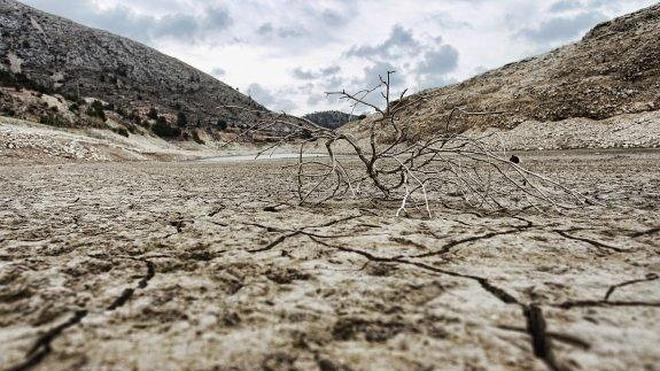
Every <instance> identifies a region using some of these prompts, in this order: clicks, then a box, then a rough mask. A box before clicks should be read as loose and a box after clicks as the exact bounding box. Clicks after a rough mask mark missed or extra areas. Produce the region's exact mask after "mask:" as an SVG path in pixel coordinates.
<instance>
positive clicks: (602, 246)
mask: <svg viewBox="0 0 660 371" xmlns="http://www.w3.org/2000/svg"><path fill="white" fill-rule="evenodd" d="M555 232H556V233H557V234H559V235H560V236H562V237H564V238H568V239H570V240H574V241H581V242H586V243H588V244H590V245H591V246H594V247H596V248H599V249H605V250H612V251H616V252H627V251H628V250H625V249H621V248H618V247H616V246H611V245H607V244H604V243H602V242H598V241H594V240H591V239H588V238H584V237H577V236H573V235H570V234H568V233H567V231H563V230H561V229H555Z"/></svg>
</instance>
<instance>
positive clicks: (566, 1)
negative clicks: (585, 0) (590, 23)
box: [550, 0, 581, 13]
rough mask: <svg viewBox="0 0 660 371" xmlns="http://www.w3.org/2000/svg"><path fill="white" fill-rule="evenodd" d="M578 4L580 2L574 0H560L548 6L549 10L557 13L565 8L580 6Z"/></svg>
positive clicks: (570, 8)
mask: <svg viewBox="0 0 660 371" xmlns="http://www.w3.org/2000/svg"><path fill="white" fill-rule="evenodd" d="M580 6H581V4H580V3H579V2H577V1H574V0H560V1H557V2H556V3H554V4H552V5H551V6H550V11H551V12H553V13H559V12H564V11H566V10H572V9H576V8H580Z"/></svg>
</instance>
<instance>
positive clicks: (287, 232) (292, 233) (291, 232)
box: [245, 215, 360, 254]
mask: <svg viewBox="0 0 660 371" xmlns="http://www.w3.org/2000/svg"><path fill="white" fill-rule="evenodd" d="M359 217H360V216H359V215H354V216H349V217H345V218H342V219H337V220H332V221H330V222H327V223H323V224H319V225H309V226H302V227H299V228H296V229H284V228H278V227H271V226H267V225H263V224H259V223H245V225H250V226H253V227H259V228H262V229H265V230H266V231H268V232H281V233H284V234H282V235H281V236H279V237H278V238H276V239H275V240H273V241H271V242H270V243H268V244H267V245H266V246H264V247H260V248H258V249H252V250H248V252H249V253H253V254H254V253H260V252H264V251H268V250H272V249H273V248H275V247H276V246H277V245H279V244H281V243H282V242H284V241H286V239H287V238H291V237H296V236H299V235H306V236H309V237H317V238H339V237H349V236H350V235H346V236H340V235H337V236H322V235H319V234H315V233H312V232H307V231H306V230H307V229H313V228H326V227H331V226H333V225H335V224H340V223H343V222H347V221H350V220H353V219H356V218H359Z"/></svg>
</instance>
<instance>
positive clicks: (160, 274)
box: [0, 150, 660, 370]
mask: <svg viewBox="0 0 660 371" xmlns="http://www.w3.org/2000/svg"><path fill="white" fill-rule="evenodd" d="M522 157H523V161H524V163H525V164H526V165H527V166H529V167H530V168H532V169H534V170H537V171H541V172H543V173H545V174H549V175H553V176H557V177H561V178H562V179H564V182H565V184H567V185H569V186H571V187H574V188H575V189H576V190H579V191H581V192H584V193H587V194H589V195H590V196H592V197H594V198H596V199H598V200H599V201H600V202H602V203H603V204H604V206H588V207H586V208H584V209H578V210H572V211H566V212H564V213H562V214H559V213H556V212H550V213H548V214H539V213H538V212H532V211H528V212H524V213H521V214H518V215H516V216H506V215H488V214H485V213H475V212H472V211H470V210H447V209H440V208H435V209H434V213H435V217H434V218H432V219H430V220H423V219H406V218H400V219H396V218H394V217H393V215H394V213H395V211H396V208H397V206H398V205H395V204H392V205H385V204H378V205H375V204H371V203H357V202H354V201H350V200H346V201H343V202H337V203H334V204H332V205H327V206H323V207H316V208H308V207H296V206H287V205H284V204H283V203H286V202H287V201H288V200H290V198H291V197H292V196H293V194H292V193H291V192H290V188H291V187H290V183H291V177H290V175H291V173H292V172H293V171H294V169H292V168H290V167H285V166H286V165H290V164H291V163H293V162H291V161H292V160H284V159H283V160H276V161H259V162H236V161H234V162H215V163H214V162H206V163H205V162H190V163H151V162H140V163H78V164H59V165H39V166H34V165H30V166H27V165H25V166H23V165H17V166H8V167H0V287H1V289H0V368H1V369H12V368H13V369H27V368H32V367H33V368H35V369H42V370H69V369H80V368H82V369H94V370H97V369H144V370H156V369H161V370H162V369H195V370H196V369H219V370H228V369H232V370H233V369H246V370H251V369H265V370H288V369H300V370H308V369H309V370H349V369H354V370H372V369H374V370H375V369H398V370H431V369H457V370H481V369H507V370H509V369H511V370H530V369H538V370H545V369H555V370H565V369H566V370H568V369H584V370H593V369H598V370H657V369H660V368H658V365H659V364H660V352H659V351H658V349H660V325H659V320H660V285H659V283H660V280H658V274H660V243H659V241H660V238H659V236H660V235H659V233H660V230H659V227H660V211H659V210H660V151H658V150H646V151H632V150H631V151H601V152H600V153H596V152H546V153H528V154H523V155H522Z"/></svg>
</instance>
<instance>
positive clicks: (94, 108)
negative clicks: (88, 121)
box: [85, 100, 107, 122]
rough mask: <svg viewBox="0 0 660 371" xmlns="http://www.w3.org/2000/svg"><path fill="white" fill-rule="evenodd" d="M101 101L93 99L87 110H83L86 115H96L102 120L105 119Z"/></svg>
mask: <svg viewBox="0 0 660 371" xmlns="http://www.w3.org/2000/svg"><path fill="white" fill-rule="evenodd" d="M103 108H104V107H103V103H101V102H99V101H97V100H95V101H94V103H92V104H91V105H90V106H89V107H88V108H87V111H86V112H85V113H86V114H87V116H89V117H96V118H99V119H101V120H102V121H103V122H105V121H106V120H107V117H106V116H105V112H104V110H103Z"/></svg>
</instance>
